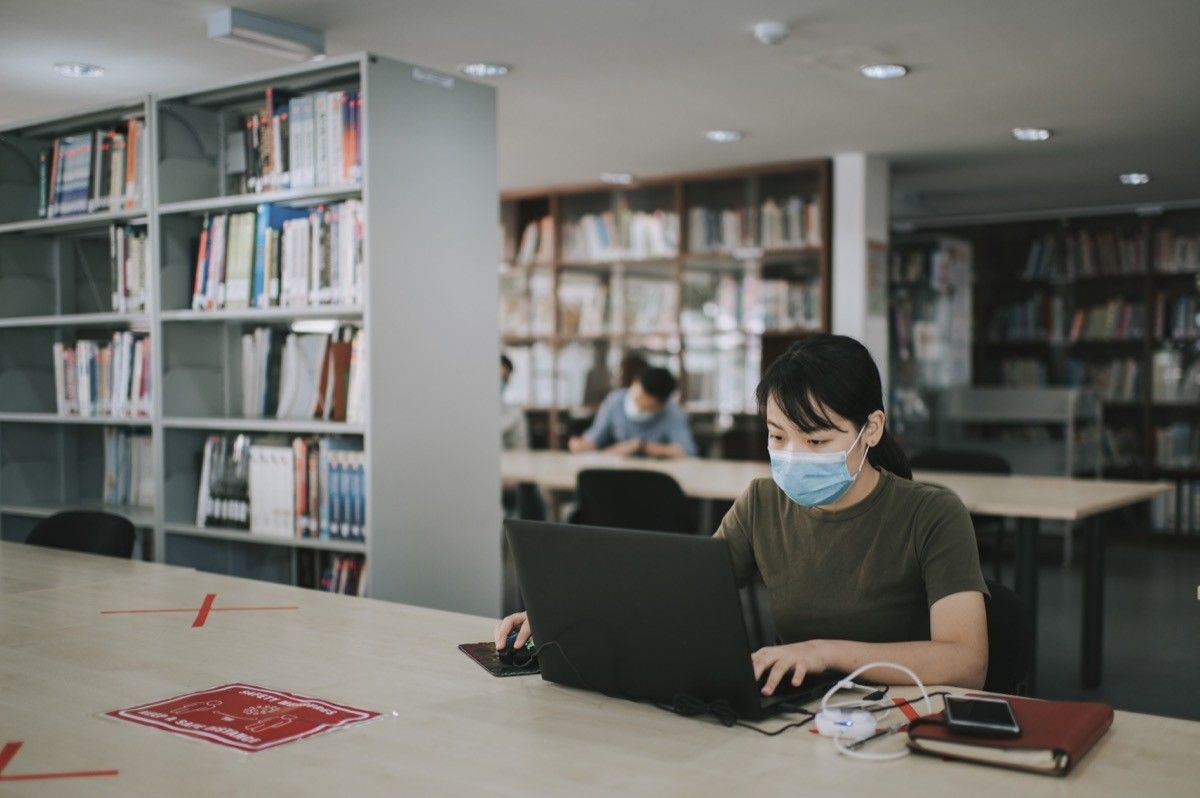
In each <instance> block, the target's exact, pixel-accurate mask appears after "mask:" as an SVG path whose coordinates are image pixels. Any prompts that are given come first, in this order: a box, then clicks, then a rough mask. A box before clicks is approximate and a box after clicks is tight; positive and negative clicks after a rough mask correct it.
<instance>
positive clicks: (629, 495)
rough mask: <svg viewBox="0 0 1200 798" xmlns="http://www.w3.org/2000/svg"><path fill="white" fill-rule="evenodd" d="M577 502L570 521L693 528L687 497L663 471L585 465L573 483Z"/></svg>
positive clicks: (669, 529) (652, 528) (677, 529)
mask: <svg viewBox="0 0 1200 798" xmlns="http://www.w3.org/2000/svg"><path fill="white" fill-rule="evenodd" d="M575 495H576V498H577V500H578V502H579V503H578V506H577V508H576V510H575V512H574V513H572V514H571V518H570V523H572V524H588V525H590V526H608V527H616V528H618V529H644V530H648V531H652V532H683V533H690V532H692V531H693V529H692V524H691V523H690V518H689V513H688V504H687V497H686V496H684V494H683V489H682V488H680V487H679V483H678V482H676V481H675V480H674V479H673V478H672V477H670V476H669V475H667V474H661V473H659V472H657V471H642V470H634V469H621V470H616V469H606V468H589V469H585V470H583V471H580V472H579V476H578V477H577V478H576V483H575Z"/></svg>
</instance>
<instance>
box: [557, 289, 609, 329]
mask: <svg viewBox="0 0 1200 798" xmlns="http://www.w3.org/2000/svg"><path fill="white" fill-rule="evenodd" d="M607 311H608V286H607V285H606V284H605V283H604V281H603V280H601V279H600V278H599V277H597V276H595V275H590V274H573V273H568V274H564V275H562V277H561V278H560V279H559V283H558V321H559V332H560V333H561V334H562V335H564V336H567V337H573V336H578V335H603V334H604V333H605V332H606V331H607V329H608V313H607Z"/></svg>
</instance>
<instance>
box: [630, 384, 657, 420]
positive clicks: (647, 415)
mask: <svg viewBox="0 0 1200 798" xmlns="http://www.w3.org/2000/svg"><path fill="white" fill-rule="evenodd" d="M656 415H658V414H657V413H652V412H650V411H649V410H642V409H641V408H640V407H638V404H637V402H635V401H633V394H631V393H630V392H629V391H626V392H625V418H627V419H629V420H630V421H632V422H634V423H635V424H640V423H642V422H644V421H649V420H650V419H652V418H654V417H655V416H656Z"/></svg>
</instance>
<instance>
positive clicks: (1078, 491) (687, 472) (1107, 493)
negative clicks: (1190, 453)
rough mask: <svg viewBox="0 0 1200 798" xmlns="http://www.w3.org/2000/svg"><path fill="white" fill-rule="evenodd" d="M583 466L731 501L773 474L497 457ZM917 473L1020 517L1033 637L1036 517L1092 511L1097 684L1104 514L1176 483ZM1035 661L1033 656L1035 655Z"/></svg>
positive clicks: (1092, 652)
mask: <svg viewBox="0 0 1200 798" xmlns="http://www.w3.org/2000/svg"><path fill="white" fill-rule="evenodd" d="M586 468H645V469H650V470H654V471H659V472H662V473H665V474H669V475H671V476H672V477H674V478H675V480H676V481H677V482H678V483H679V484H680V487H682V488H683V492H684V493H686V494H687V495H689V496H692V497H694V498H699V499H725V500H730V501H732V500H733V499H736V498H737V497H738V496H740V495H741V494H742V492H743V491H744V490H745V489H746V487H747V486H748V485H749V484H750V481H751V480H753V479H757V478H760V477H762V478H770V476H771V467H770V466H769V465H768V464H766V463H747V462H733V461H727V460H702V459H699V458H683V459H679V460H653V459H646V458H626V457H616V456H613V455H609V454H604V453H588V454H582V455H572V454H568V453H566V452H504V453H503V454H502V455H501V458H500V473H501V476H502V478H503V479H505V480H506V481H528V482H536V483H538V484H539V485H542V486H543V487H545V488H549V489H559V490H571V489H574V487H575V479H576V476H577V475H578V473H579V472H580V471H582V470H584V469H586ZM913 476H914V478H915V479H917V480H920V481H922V482H934V483H937V484H940V485H944V486H945V487H947V488H949V489H950V490H952V491H954V492H955V493H956V494H958V497H959V498H960V499H962V501H963V504H964V505H966V507H967V510H969V511H970V512H972V513H975V514H978V515H998V516H1007V517H1010V518H1016V519H1018V520H1019V524H1018V534H1017V556H1016V561H1015V571H1016V579H1015V582H1016V591H1017V593H1018V595H1020V596H1021V597H1022V599H1024V601H1025V604H1026V606H1027V607H1028V609H1029V614H1030V623H1031V624H1032V625H1033V628H1034V630H1035V637H1036V630H1037V605H1038V590H1037V584H1038V537H1039V522H1040V521H1041V520H1043V519H1046V520H1060V521H1080V520H1084V519H1089V523H1088V524H1087V525H1086V532H1085V534H1086V541H1085V542H1086V552H1085V558H1084V578H1083V618H1082V624H1081V636H1082V645H1081V649H1080V650H1081V654H1080V674H1081V679H1082V682H1083V684H1084V686H1085V687H1097V686H1098V685H1099V684H1100V678H1101V666H1102V663H1103V649H1104V646H1103V635H1104V620H1103V619H1104V534H1103V528H1102V527H1101V525H1100V516H1101V514H1102V513H1105V512H1108V511H1110V510H1116V509H1120V508H1122V507H1128V506H1130V505H1133V504H1138V503H1140V502H1144V501H1149V500H1150V499H1153V498H1154V497H1155V496H1158V495H1159V494H1162V493H1166V492H1168V491H1170V490H1172V487H1171V485H1170V484H1169V483H1165V482H1126V481H1117V480H1095V479H1066V478H1063V477H1031V476H1019V475H1012V476H992V475H981V474H963V473H957V472H949V471H921V472H917V473H916V474H914V475H913ZM1034 661H1035V663H1036V659H1035V660H1034Z"/></svg>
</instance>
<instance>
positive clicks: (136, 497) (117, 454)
mask: <svg viewBox="0 0 1200 798" xmlns="http://www.w3.org/2000/svg"><path fill="white" fill-rule="evenodd" d="M103 436H104V482H103V487H102V492H101V500H102V501H103V502H104V503H105V504H112V505H120V506H130V507H153V506H154V501H155V499H154V495H155V494H154V448H153V445H152V438H151V436H150V433H148V432H135V431H130V430H124V429H119V428H115V427H105V428H104V433H103Z"/></svg>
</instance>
